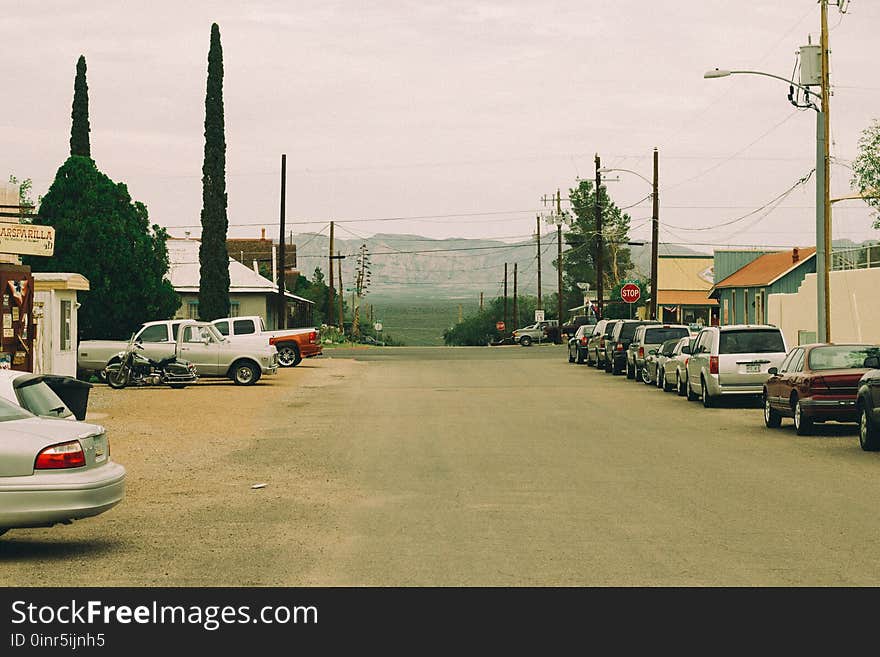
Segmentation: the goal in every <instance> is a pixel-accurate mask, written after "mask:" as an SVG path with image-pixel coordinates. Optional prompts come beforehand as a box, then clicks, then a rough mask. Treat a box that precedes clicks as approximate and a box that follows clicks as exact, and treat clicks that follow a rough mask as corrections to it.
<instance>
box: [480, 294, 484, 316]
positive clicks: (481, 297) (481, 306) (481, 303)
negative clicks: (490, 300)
mask: <svg viewBox="0 0 880 657" xmlns="http://www.w3.org/2000/svg"><path fill="white" fill-rule="evenodd" d="M480 312H483V293H482V292H480Z"/></svg>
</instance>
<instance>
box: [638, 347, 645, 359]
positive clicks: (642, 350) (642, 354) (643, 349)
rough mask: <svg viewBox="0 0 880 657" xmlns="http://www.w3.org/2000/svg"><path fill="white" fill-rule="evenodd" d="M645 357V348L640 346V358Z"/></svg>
mask: <svg viewBox="0 0 880 657" xmlns="http://www.w3.org/2000/svg"><path fill="white" fill-rule="evenodd" d="M644 357H645V348H644V347H639V358H644Z"/></svg>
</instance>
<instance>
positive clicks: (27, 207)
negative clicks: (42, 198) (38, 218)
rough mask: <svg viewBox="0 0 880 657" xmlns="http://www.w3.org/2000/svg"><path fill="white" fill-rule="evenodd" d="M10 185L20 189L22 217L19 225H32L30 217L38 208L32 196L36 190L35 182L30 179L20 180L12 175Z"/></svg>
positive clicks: (19, 202) (19, 203)
mask: <svg viewBox="0 0 880 657" xmlns="http://www.w3.org/2000/svg"><path fill="white" fill-rule="evenodd" d="M9 184H10V185H14V186H16V187H18V205H19V208H20V210H19V212H20V215H21V216H20V217H19V219H18V221H19V223H22V224H29V223H31V217H29V216H28V215H29V214H30V213H31V212H33V211H34V208H35V207H36V203H34V198H33V196H32V195H31V192H32V190H33V188H34V181H33V180H31V179H30V178H25V179H24V180H19V179H18V178H16V177H15V175H10V176H9Z"/></svg>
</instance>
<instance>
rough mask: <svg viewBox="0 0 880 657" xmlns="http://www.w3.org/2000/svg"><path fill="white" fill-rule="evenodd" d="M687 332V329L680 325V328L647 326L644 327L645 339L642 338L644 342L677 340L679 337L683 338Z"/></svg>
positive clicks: (655, 342) (656, 342)
mask: <svg viewBox="0 0 880 657" xmlns="http://www.w3.org/2000/svg"><path fill="white" fill-rule="evenodd" d="M688 334H689V332H688V330H687V329H686V328H685V327H684V326H682V327H681V328H674V327H662V326H661V327H659V328H653V327H651V328H647V329H645V339H644V340H642V342H644V343H645V344H660V343H661V342H666V341H667V340H678V339H679V338H683V337H685V336H687V335H688Z"/></svg>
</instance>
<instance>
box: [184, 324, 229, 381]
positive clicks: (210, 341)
mask: <svg viewBox="0 0 880 657" xmlns="http://www.w3.org/2000/svg"><path fill="white" fill-rule="evenodd" d="M181 330H182V332H183V335H182V336H181V339H180V357H181V358H182V359H184V360H188V361H189V362H191V363H192V364H193V365H195V366H196V369H197V370H198V371H199V374H200V375H202V376H217V375H218V374H219V372H218V367H219V359H220V350H219V347H220V345H219V344H218V343H217V342H216V341H215V340H214V336H213V335H212V334H211V331H209V330H208V329H207V328H206V327H204V326H200V325H198V324H184V325H183V326H182V327H181Z"/></svg>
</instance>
